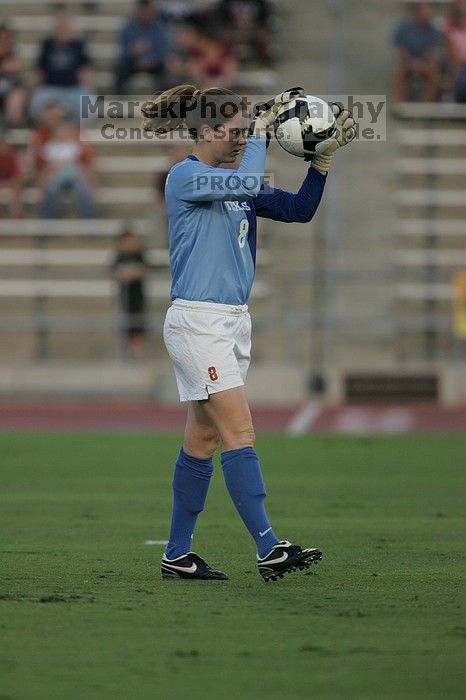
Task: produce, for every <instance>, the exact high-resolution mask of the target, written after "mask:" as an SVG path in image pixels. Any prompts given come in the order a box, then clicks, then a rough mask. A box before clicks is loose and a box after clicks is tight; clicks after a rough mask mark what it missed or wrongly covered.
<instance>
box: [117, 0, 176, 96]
mask: <svg viewBox="0 0 466 700" xmlns="http://www.w3.org/2000/svg"><path fill="white" fill-rule="evenodd" d="M170 50H171V37H170V28H169V25H168V22H167V21H166V20H165V18H164V17H163V16H162V15H161V14H160V12H159V11H158V9H157V7H156V5H155V4H154V2H152V0H138V2H137V3H136V12H135V14H134V16H133V17H132V18H130V19H128V20H127V22H126V23H125V25H124V26H123V28H122V30H121V33H120V55H119V59H118V63H117V66H116V70H115V93H116V94H117V95H124V94H125V93H126V90H127V82H128V80H129V78H131V76H133V75H135V74H137V73H147V74H149V75H151V76H152V77H153V79H154V82H155V86H154V90H157V89H163V88H165V87H166V84H167V76H166V65H165V63H166V60H167V57H168V55H169V53H170Z"/></svg>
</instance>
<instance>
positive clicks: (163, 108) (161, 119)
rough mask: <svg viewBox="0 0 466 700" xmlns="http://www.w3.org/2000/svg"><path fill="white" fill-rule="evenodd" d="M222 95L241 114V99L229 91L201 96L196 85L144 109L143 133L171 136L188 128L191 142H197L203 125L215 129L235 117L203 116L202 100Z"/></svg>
mask: <svg viewBox="0 0 466 700" xmlns="http://www.w3.org/2000/svg"><path fill="white" fill-rule="evenodd" d="M222 95H223V96H228V97H229V98H230V99H229V103H230V104H231V103H234V104H235V105H236V104H237V105H238V111H239V110H240V109H241V108H242V106H243V102H242V100H241V98H240V97H238V95H236V94H235V93H234V92H232V91H231V90H228V89H227V88H219V87H214V88H208V89H207V90H203V91H202V92H201V91H200V90H198V89H197V88H196V87H195V86H194V85H187V84H186V85H176V86H175V87H173V88H170V89H169V90H165V91H164V92H162V93H161V94H160V95H156V96H155V97H154V99H153V100H150V101H149V102H146V103H145V104H144V105H143V107H142V108H141V111H142V114H143V116H144V117H145V119H144V121H143V125H142V126H143V129H144V130H145V131H149V132H153V133H155V134H167V133H169V132H171V131H175V130H176V129H180V128H182V127H187V129H188V132H189V135H190V136H191V138H193V139H195V140H197V139H198V138H199V131H200V128H201V126H202V124H207V125H208V126H210V127H211V128H213V129H215V128H217V127H218V126H220V125H221V124H224V123H225V122H227V121H229V119H231V116H230V117H224V116H222V115H221V114H220V115H215V116H214V117H211V116H209V117H208V116H205V115H203V114H202V111H203V110H202V98H204V97H205V98H206V99H207V98H208V97H209V96H211V97H218V96H222ZM198 107H199V108H198Z"/></svg>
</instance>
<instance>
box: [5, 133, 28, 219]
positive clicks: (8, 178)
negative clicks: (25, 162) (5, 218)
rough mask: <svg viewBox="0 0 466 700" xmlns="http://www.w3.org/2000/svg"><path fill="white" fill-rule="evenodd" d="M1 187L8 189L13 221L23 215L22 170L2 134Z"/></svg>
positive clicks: (10, 212)
mask: <svg viewBox="0 0 466 700" xmlns="http://www.w3.org/2000/svg"><path fill="white" fill-rule="evenodd" d="M0 187H2V188H3V187H8V188H9V189H10V194H9V197H8V201H9V214H10V216H11V218H12V219H17V218H19V217H21V216H22V215H23V210H22V206H21V194H22V170H21V164H20V161H19V158H18V156H17V155H16V153H15V152H14V150H13V147H12V146H11V145H10V144H9V143H8V141H7V140H6V139H5V137H4V136H2V135H1V134H0Z"/></svg>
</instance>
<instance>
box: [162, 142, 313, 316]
mask: <svg viewBox="0 0 466 700" xmlns="http://www.w3.org/2000/svg"><path fill="white" fill-rule="evenodd" d="M265 158H266V141H265V139H259V138H254V137H250V138H249V141H248V145H247V147H246V150H245V152H244V155H243V158H242V160H241V163H240V165H239V167H238V168H237V169H236V170H227V169H225V168H213V167H211V166H209V165H206V164H205V163H201V162H200V161H199V160H198V159H197V158H196V157H195V156H188V158H187V159H186V160H183V161H182V162H181V163H177V164H176V165H175V166H173V168H172V169H171V170H170V173H169V175H168V178H167V182H166V185H165V201H166V205H167V212H168V220H169V229H168V237H169V250H170V266H171V272H172V279H173V281H172V288H171V298H172V299H176V298H179V299H187V300H189V301H210V302H216V303H219V304H233V305H238V304H245V303H246V302H247V300H248V298H249V294H250V292H251V287H252V284H253V281H254V272H255V262H256V223H257V216H263V217H265V218H270V219H274V220H276V221H285V222H292V221H299V222H306V221H310V219H311V218H312V216H313V215H314V213H315V210H316V209H317V207H318V205H319V202H320V199H321V197H322V193H323V189H324V185H325V180H326V178H325V176H323V175H321V174H320V173H319V172H318V171H317V170H315V169H314V168H309V171H308V174H307V176H306V178H305V180H304V182H303V184H302V186H301V189H300V190H299V192H298V193H297V194H291V193H290V192H284V191H283V190H278V189H274V188H272V187H267V186H263V185H262V177H263V174H264V169H265Z"/></svg>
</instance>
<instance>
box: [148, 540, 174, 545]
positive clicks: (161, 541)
mask: <svg viewBox="0 0 466 700" xmlns="http://www.w3.org/2000/svg"><path fill="white" fill-rule="evenodd" d="M144 544H161V545H164V546H165V545H166V544H168V540H146V541H145V542H144Z"/></svg>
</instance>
